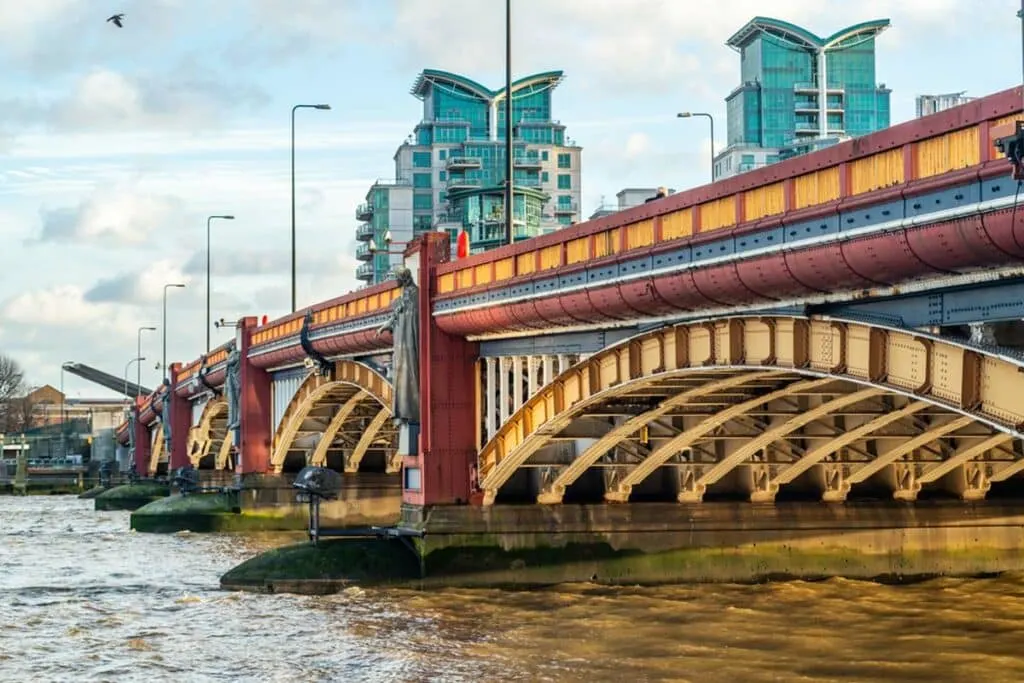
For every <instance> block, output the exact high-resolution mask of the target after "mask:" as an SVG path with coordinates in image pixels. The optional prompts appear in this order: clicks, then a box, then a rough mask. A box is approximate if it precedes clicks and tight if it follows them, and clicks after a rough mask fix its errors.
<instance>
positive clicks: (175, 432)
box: [164, 363, 192, 472]
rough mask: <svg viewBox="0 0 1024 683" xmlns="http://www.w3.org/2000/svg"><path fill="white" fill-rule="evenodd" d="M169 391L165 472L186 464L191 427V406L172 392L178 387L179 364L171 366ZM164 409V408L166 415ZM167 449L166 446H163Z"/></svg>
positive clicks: (187, 401)
mask: <svg viewBox="0 0 1024 683" xmlns="http://www.w3.org/2000/svg"><path fill="white" fill-rule="evenodd" d="M170 370H171V391H170V395H169V396H168V398H167V399H166V400H167V401H168V402H169V404H170V407H171V447H170V450H169V452H168V462H167V470H168V472H173V471H174V470H176V469H178V468H179V467H184V466H185V465H187V464H188V462H189V460H188V430H189V429H190V428H191V426H192V404H191V403H189V400H188V399H187V398H181V397H179V396H178V394H177V393H176V392H175V391H174V388H175V387H176V386H178V374H179V373H180V372H181V363H172V364H171V368H170ZM166 410H167V409H166V408H164V411H165V413H164V414H165V415H166ZM164 447H165V448H166V447H167V444H164Z"/></svg>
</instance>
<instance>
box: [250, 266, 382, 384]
mask: <svg viewBox="0 0 1024 683" xmlns="http://www.w3.org/2000/svg"><path fill="white" fill-rule="evenodd" d="M398 293H399V289H398V284H397V283H396V282H395V281H394V280H390V281H388V282H382V283H380V284H377V285H373V286H371V287H367V288H365V289H360V290H357V291H355V292H350V293H348V294H344V295H342V296H339V297H336V298H334V299H330V300H328V301H323V302H320V303H316V304H312V305H310V306H305V307H302V308H300V309H299V310H297V311H296V312H295V313H291V314H289V315H286V316H283V317H281V318H278V319H276V320H273V321H270V322H268V323H267V324H266V325H261V326H259V327H257V328H256V329H255V330H254V331H253V334H252V343H251V346H250V347H249V359H250V360H251V362H252V363H253V364H254V365H256V366H257V367H273V366H275V365H280V364H282V363H285V362H288V361H294V360H297V359H299V358H302V357H303V356H304V352H303V351H302V349H301V347H300V345H299V334H300V333H301V331H302V326H303V323H304V319H305V316H306V312H307V311H309V310H312V311H313V320H312V324H311V325H310V329H309V332H310V339H311V341H312V343H313V346H314V348H316V350H317V351H318V352H320V353H322V354H324V355H325V356H328V357H329V356H332V355H338V354H348V353H359V352H369V351H375V350H379V349H383V348H386V347H388V346H389V344H390V338H389V337H377V336H376V330H377V327H379V325H380V323H381V322H382V321H383V319H384V317H385V316H386V315H387V312H388V310H389V307H390V306H391V302H392V301H393V300H394V299H395V298H396V297H397V296H398Z"/></svg>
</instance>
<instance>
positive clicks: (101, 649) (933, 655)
mask: <svg viewBox="0 0 1024 683" xmlns="http://www.w3.org/2000/svg"><path fill="white" fill-rule="evenodd" d="M0 521H2V523H0V680H29V679H32V680H40V681H51V680H76V681H98V682H100V681H102V682H106V681H111V682H113V681H117V682H118V683H120V682H130V681H151V680H167V679H183V680H188V681H281V682H291V681H302V682H303V683H305V682H306V681H336V680H346V681H421V680H436V681H480V680H486V681H491V680H529V681H605V680H613V681H614V680H636V681H662V680H665V681H669V680H671V681H701V682H705V681H706V682H710V683H716V682H726V683H734V682H735V681H744V682H747V681H750V682H752V683H758V682H761V681H766V682H767V681H787V682H790V681H792V682H803V681H974V680H986V681H991V682H993V683H999V682H1002V681H1007V682H1009V681H1019V680H1024V657H1022V655H1021V653H1020V647H1019V642H1018V640H1019V639H1018V638H1017V637H1016V635H1015V634H1016V629H1017V627H1018V624H1019V623H1020V621H1021V618H1022V617H1024V577H1022V576H1003V577H1000V578H997V579H988V580H983V581H962V580H953V579H938V580H935V581H929V582H924V583H920V584H916V585H912V586H883V585H876V584H872V583H867V582H858V581H845V580H842V579H834V580H830V581H820V582H791V583H779V584H764V585H756V586H735V585H730V586H677V587H658V588H636V587H623V588H607V587H600V586H591V585H587V584H577V585H567V586H562V587H559V588H557V589H548V590H537V591H529V592H503V591H496V590H456V589H451V590H443V591H436V592H433V593H429V594H427V593H420V592H415V591H405V590H370V589H360V588H352V589H349V590H347V591H345V592H343V593H340V594H338V595H332V596H317V597H305V596H288V595H269V596H264V595H252V594H245V593H229V592H223V591H220V590H219V589H218V587H217V582H218V577H219V576H220V574H222V573H223V572H224V571H226V570H227V569H228V568H230V567H231V566H233V565H235V564H237V563H238V562H240V561H241V560H243V559H245V558H247V557H250V556H251V555H253V554H255V553H257V552H260V551H261V550H263V549H265V548H267V547H272V546H274V545H279V544H280V543H281V542H283V540H282V538H280V537H275V536H272V535H260V536H252V537H244V536H237V535H227V534H224V535H218V534H214V535H204V534H180V535H172V536H157V535H149V534H135V533H131V532H130V531H128V514H127V513H122V512H104V513H96V512H94V511H93V510H92V501H79V500H77V499H75V498H70V497H47V498H0Z"/></svg>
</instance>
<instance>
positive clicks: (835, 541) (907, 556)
mask: <svg viewBox="0 0 1024 683" xmlns="http://www.w3.org/2000/svg"><path fill="white" fill-rule="evenodd" d="M403 526H405V527H407V528H411V529H419V530H422V531H423V532H424V536H423V538H421V539H416V540H415V541H413V542H411V543H409V544H407V545H406V546H405V547H406V549H407V556H406V557H407V558H408V562H409V566H410V567H418V569H419V575H418V578H416V579H406V578H404V577H403V576H401V573H397V574H396V572H390V573H388V574H387V575H382V576H379V577H374V576H373V575H372V574H369V573H368V572H367V571H366V569H365V567H366V561H365V560H360V561H359V563H358V564H357V565H352V566H351V567H348V566H346V564H347V561H345V560H344V559H343V558H344V557H346V555H345V554H339V553H336V551H331V552H335V553H336V557H337V558H338V561H337V563H336V564H333V565H332V564H331V563H330V562H326V561H321V560H317V559H316V558H318V557H321V555H323V553H327V552H328V551H326V550H320V551H319V553H320V554H318V551H317V549H313V548H310V547H309V546H308V544H302V545H298V546H293V547H292V549H279V550H277V551H273V552H274V553H275V555H274V561H273V563H272V564H270V565H267V566H266V567H265V568H264V569H265V570H266V571H265V573H264V574H263V575H261V571H262V570H261V567H260V562H261V558H260V557H257V558H254V559H253V560H250V561H249V562H248V563H246V564H244V565H242V566H240V567H238V568H237V569H236V570H232V572H229V573H228V574H226V575H225V576H224V577H223V578H222V585H224V586H225V587H230V588H248V589H253V590H277V591H282V590H285V591H291V592H312V593H322V592H325V591H329V590H331V587H332V586H333V587H334V588H341V587H343V586H345V585H347V584H348V583H351V582H352V581H358V582H361V583H375V582H383V583H402V584H403V585H410V586H419V587H431V586H442V585H444V586H522V587H534V586H544V585H552V584H557V583H564V582H577V581H590V582H597V583H605V584H659V583H687V582H741V583H742V582H752V581H764V580H771V579H790V578H792V579H819V578H827V577H846V578H854V579H876V580H886V581H906V580H914V579H919V578H927V577H933V576H972V575H982V574H992V573H1000V572H1005V571H1020V570H1024V504H1020V503H1014V504H1000V503H987V502H985V503H974V504H964V503H959V502H950V503H938V502H937V503H920V502H919V503H915V504H913V505H907V504H898V503H885V504H852V503H850V504H843V505H828V504H821V503H793V504H779V505H772V506H768V505H751V504H749V503H737V504H730V503H713V504H712V503H707V504H699V505H689V506H687V505H677V504H657V503H651V504H625V505H554V506H541V505H533V506H494V507H486V508H485V507H471V506H444V507H440V506H439V507H428V508H415V507H409V508H406V509H404V510H403ZM331 543H332V542H327V543H322V548H323V547H330V546H331ZM333 543H351V541H344V540H342V541H334V542H333ZM361 543H364V544H366V543H370V544H371V545H370V546H369V547H370V548H371V550H366V549H363V550H361V553H365V552H371V551H372V543H373V542H368V541H361ZM376 543H377V544H378V545H379V548H380V550H381V552H386V553H387V554H388V555H389V556H391V557H393V556H394V553H395V547H396V546H395V545H394V544H395V543H402V542H401V541H376ZM289 552H291V553H294V561H292V562H289V560H288V553H289ZM348 556H351V554H349V555H348ZM326 557H327V555H323V558H326ZM310 563H312V564H310ZM314 565H315V566H316V571H315V572H311V571H310V567H311V566H314ZM243 568H244V569H243ZM350 569H351V570H352V571H349V570H350ZM311 574H312V575H311ZM242 579H244V580H242Z"/></svg>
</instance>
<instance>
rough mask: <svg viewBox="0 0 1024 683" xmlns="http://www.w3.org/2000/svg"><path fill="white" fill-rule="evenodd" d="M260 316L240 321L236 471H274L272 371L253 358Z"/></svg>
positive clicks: (242, 473)
mask: <svg viewBox="0 0 1024 683" xmlns="http://www.w3.org/2000/svg"><path fill="white" fill-rule="evenodd" d="M256 325H257V319H256V317H255V316H248V317H245V318H242V319H241V320H239V321H238V327H237V334H238V336H237V339H236V343H237V344H238V350H239V351H240V352H241V354H242V363H241V377H240V380H241V381H240V384H241V390H240V396H239V401H238V403H239V413H240V416H239V418H240V422H241V427H240V430H239V431H240V432H241V434H235V435H234V438H235V443H236V444H237V446H238V453H239V456H238V457H237V458H236V459H235V471H236V472H237V473H238V474H241V475H243V476H244V475H247V474H265V473H266V472H269V471H270V444H271V439H272V438H273V429H274V427H273V425H271V420H272V416H273V406H272V405H271V400H270V384H271V383H270V374H269V373H268V372H267V371H266V370H263V369H262V368H258V367H256V366H255V365H253V364H252V363H251V362H249V347H250V346H251V344H252V335H253V332H254V331H255V330H256Z"/></svg>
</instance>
